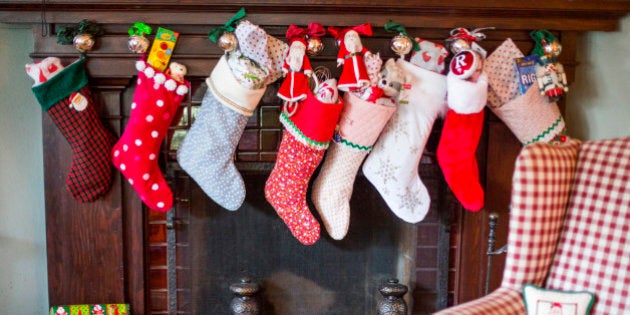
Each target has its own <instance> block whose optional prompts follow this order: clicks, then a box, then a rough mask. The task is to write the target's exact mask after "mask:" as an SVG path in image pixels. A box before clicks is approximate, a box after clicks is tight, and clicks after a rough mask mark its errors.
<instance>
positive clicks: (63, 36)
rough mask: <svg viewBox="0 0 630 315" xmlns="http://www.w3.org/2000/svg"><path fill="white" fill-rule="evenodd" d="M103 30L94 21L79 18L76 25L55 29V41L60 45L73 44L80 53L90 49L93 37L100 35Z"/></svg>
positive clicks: (92, 44)
mask: <svg viewBox="0 0 630 315" xmlns="http://www.w3.org/2000/svg"><path fill="white" fill-rule="evenodd" d="M102 34H103V31H102V30H101V28H100V27H99V26H98V25H96V23H94V22H91V21H89V20H85V19H84V20H81V22H79V24H78V25H77V26H76V27H61V28H59V30H58V31H57V43H59V44H61V45H71V44H72V45H74V48H76V49H77V50H78V51H80V52H81V53H85V52H87V51H89V50H92V47H93V46H94V38H95V37H98V36H101V35H102Z"/></svg>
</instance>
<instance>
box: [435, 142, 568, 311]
mask: <svg viewBox="0 0 630 315" xmlns="http://www.w3.org/2000/svg"><path fill="white" fill-rule="evenodd" d="M579 145H580V142H579V141H577V140H572V139H571V140H569V141H568V142H567V143H566V144H564V145H557V146H555V145H550V144H547V143H542V142H539V143H534V144H531V145H527V146H525V147H524V148H523V149H522V150H521V152H520V154H519V156H518V157H517V159H516V166H515V171H514V177H513V178H512V200H511V210H510V226H509V234H508V249H509V250H508V252H507V257H506V263H505V266H506V267H505V269H504V271H503V281H502V283H501V286H500V287H499V289H497V290H495V291H494V292H493V293H491V294H490V295H487V296H485V297H483V298H481V299H477V300H475V301H471V302H469V303H466V304H462V305H459V306H457V307H455V308H451V309H448V310H446V311H444V312H441V313H439V314H484V315H485V314H524V313H525V308H524V304H523V301H522V298H521V289H522V287H523V285H524V284H526V283H532V284H536V285H541V284H542V282H543V281H544V279H545V276H546V275H547V271H548V270H549V266H550V264H551V260H552V258H553V255H554V252H555V249H556V243H557V239H558V237H559V235H560V229H561V226H562V220H563V217H564V215H565V209H566V204H567V202H568V198H569V191H570V189H571V181H572V179H573V177H574V172H575V165H576V159H577V151H578V147H579Z"/></svg>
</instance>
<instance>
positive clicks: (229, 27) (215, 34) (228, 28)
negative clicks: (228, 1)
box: [208, 8, 245, 43]
mask: <svg viewBox="0 0 630 315" xmlns="http://www.w3.org/2000/svg"><path fill="white" fill-rule="evenodd" d="M244 17H245V8H241V9H240V10H238V12H236V14H234V16H233V17H232V18H230V19H229V20H228V21H227V22H226V23H225V24H223V26H219V27H217V28H215V29H213V30H211V31H210V33H209V34H208V38H210V40H211V41H212V42H213V43H216V42H217V40H219V37H221V35H222V34H223V33H225V32H230V33H231V32H234V27H235V25H236V22H238V21H240V20H241V19H242V18H244Z"/></svg>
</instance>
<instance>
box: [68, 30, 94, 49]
mask: <svg viewBox="0 0 630 315" xmlns="http://www.w3.org/2000/svg"><path fill="white" fill-rule="evenodd" d="M72 44H73V45H74V48H76V49H77V50H78V51H80V52H82V53H84V52H86V51H88V50H92V47H94V38H93V37H92V35H90V34H79V35H77V36H75V37H74V39H73V40H72Z"/></svg>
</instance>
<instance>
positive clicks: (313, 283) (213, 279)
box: [150, 80, 450, 315]
mask: <svg viewBox="0 0 630 315" xmlns="http://www.w3.org/2000/svg"><path fill="white" fill-rule="evenodd" d="M202 82H203V81H201V80H199V81H193V88H192V89H191V90H193V93H192V94H191V96H190V98H189V99H187V100H186V101H185V102H183V104H182V111H181V113H182V115H181V117H180V119H179V123H178V124H177V125H176V126H173V127H172V128H171V130H172V134H171V137H169V138H168V139H169V140H167V141H168V143H167V144H166V148H168V149H167V150H165V155H166V160H167V161H168V162H167V167H166V168H165V169H166V170H167V175H168V177H169V178H170V181H171V183H172V185H171V187H173V192H174V194H175V208H174V211H171V212H169V213H168V214H167V217H166V230H167V232H166V233H165V234H166V242H165V243H164V245H165V247H166V250H165V252H166V255H165V256H166V259H165V260H166V261H165V265H164V266H163V267H162V266H161V263H157V264H156V265H152V266H151V270H152V274H165V275H166V278H167V281H166V282H167V283H166V285H165V286H166V287H167V288H166V289H160V287H163V285H162V284H160V282H159V281H154V282H155V284H154V285H152V288H150V290H151V296H152V301H153V302H152V303H153V304H155V305H153V306H152V308H153V309H158V308H160V309H163V308H161V307H158V306H157V305H158V304H160V305H165V304H168V310H169V313H170V312H171V311H174V312H177V313H178V314H229V313H230V308H229V305H230V300H231V299H232V298H233V296H234V295H233V294H232V292H230V290H229V286H230V284H232V283H236V282H238V281H239V280H240V279H241V278H243V277H249V278H251V279H252V280H253V281H255V282H257V283H259V284H260V285H261V291H260V293H259V294H258V297H259V300H260V302H261V306H262V312H261V313H262V314H305V315H308V314H375V312H376V304H377V301H378V299H380V298H382V297H381V296H380V294H379V292H378V288H379V286H380V285H381V284H383V283H384V282H385V281H386V280H387V279H391V278H398V279H400V282H401V283H403V284H405V285H407V286H409V289H410V293H408V294H407V301H408V302H410V303H415V304H416V305H415V307H414V312H413V313H414V314H425V313H430V312H431V311H433V310H436V309H440V308H442V307H444V306H445V305H446V303H447V298H448V295H449V292H448V272H449V234H448V229H449V224H450V222H449V213H448V212H441V211H440V209H443V208H444V207H445V205H444V202H443V198H442V197H440V196H443V195H444V187H445V185H444V182H443V179H442V177H441V174H440V172H439V169H438V167H437V165H436V164H435V163H434V162H433V161H432V160H433V159H432V158H431V157H426V156H425V157H424V158H423V161H422V162H421V163H422V164H423V165H422V167H421V174H420V175H421V176H422V179H423V182H424V183H425V185H426V186H427V188H428V189H429V193H430V195H431V198H432V204H431V209H430V211H429V214H428V215H427V217H426V218H425V220H423V222H420V223H418V224H416V225H413V224H409V223H405V222H404V221H402V220H400V219H398V218H397V217H396V216H395V215H393V213H391V211H390V210H389V209H388V208H387V205H386V204H385V203H384V202H383V200H382V199H381V197H380V196H379V194H378V192H377V191H376V190H375V189H374V188H373V187H372V185H371V184H370V183H369V182H368V181H367V180H366V179H365V178H364V177H363V176H362V174H361V172H359V174H358V176H357V180H356V182H355V185H354V192H353V195H352V199H351V221H350V227H349V232H348V234H347V236H346V237H345V238H344V239H343V240H342V241H336V240H332V239H331V238H330V237H329V236H328V235H327V233H326V231H325V229H324V227H323V225H322V236H321V238H320V240H319V241H318V242H317V243H316V244H314V245H312V246H304V245H302V244H300V243H299V242H298V241H297V240H296V239H294V238H293V236H292V235H291V233H290V232H289V229H288V228H287V227H286V226H285V225H284V223H283V222H282V220H281V219H280V217H279V216H278V215H277V214H276V213H275V211H274V209H273V208H272V207H271V206H270V205H269V203H268V202H267V201H266V200H265V197H264V192H263V189H264V185H265V181H266V180H267V178H268V176H269V174H270V171H271V169H272V167H273V165H274V161H275V155H276V152H277V146H278V143H279V140H280V138H281V136H282V127H281V125H280V123H279V122H278V113H279V106H278V105H279V104H277V101H276V99H277V97H274V96H275V90H274V88H273V87H270V88H268V90H270V91H271V92H270V91H267V92H268V93H266V94H267V95H266V96H265V97H263V102H262V104H261V106H259V108H258V110H257V111H256V113H255V115H254V116H253V117H252V118H251V119H250V120H249V122H248V125H247V127H246V129H245V131H244V134H243V137H242V138H241V141H240V143H239V146H238V149H237V152H236V155H235V161H236V163H237V165H238V167H239V169H240V171H241V173H242V175H243V177H244V180H245V184H246V189H247V197H246V200H245V203H244V205H243V206H242V207H241V208H240V209H239V210H237V211H234V212H232V211H228V210H225V209H222V208H221V207H220V206H218V205H216V204H215V203H214V202H213V201H212V200H211V199H210V198H208V197H207V196H206V195H205V194H204V192H203V191H202V190H201V188H199V186H197V184H196V183H195V182H194V181H193V180H192V179H191V178H190V177H188V175H187V174H186V173H185V172H183V171H182V170H181V169H179V167H178V165H177V162H176V157H175V155H176V150H177V147H178V144H179V143H180V141H181V139H183V137H184V136H185V133H186V131H187V129H188V128H189V126H190V124H191V123H192V122H193V121H194V115H195V112H196V110H197V109H198V106H199V105H200V103H201V98H202V96H203V94H204V93H205V90H206V86H205V84H203V83H202ZM438 127H439V126H438ZM436 138H437V137H435V136H432V137H431V138H430V139H429V143H428V144H427V150H429V153H428V154H429V156H430V155H431V153H430V152H431V151H430V150H432V148H435V146H436V144H437V141H435V139H436ZM425 153H426V152H425ZM316 176H317V171H316V173H315V174H314V175H313V178H315V177H316ZM307 196H310V191H309V192H308V194H307ZM309 202H310V200H309ZM309 205H310V209H311V211H312V212H313V214H314V215H315V216H316V217H317V218H318V216H317V211H315V208H314V207H313V205H312V204H309ZM318 219H319V218H318ZM160 222H161V221H150V224H151V225H152V226H158V225H159V223H160ZM320 222H321V220H320ZM152 244H153V245H152V251H151V255H152V256H153V255H154V253H155V252H158V251H160V250H159V248H162V247H161V246H162V245H160V244H162V243H152ZM416 256H418V259H419V260H418V261H416ZM151 261H156V259H154V258H153V257H151ZM162 271H164V272H162ZM412 301H413V302H412ZM165 306H166V305H165ZM410 306H411V305H410Z"/></svg>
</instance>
